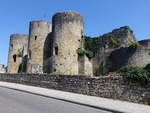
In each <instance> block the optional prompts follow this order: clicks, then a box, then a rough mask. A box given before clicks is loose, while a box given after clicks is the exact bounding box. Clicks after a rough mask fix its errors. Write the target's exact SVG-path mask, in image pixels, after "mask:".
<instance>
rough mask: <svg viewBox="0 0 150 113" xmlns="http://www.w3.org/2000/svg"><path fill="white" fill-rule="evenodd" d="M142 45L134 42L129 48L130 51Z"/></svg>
mask: <svg viewBox="0 0 150 113" xmlns="http://www.w3.org/2000/svg"><path fill="white" fill-rule="evenodd" d="M139 45H140V44H139V43H138V42H132V43H131V45H130V46H129V48H130V49H136V48H137V47H138V46H139Z"/></svg>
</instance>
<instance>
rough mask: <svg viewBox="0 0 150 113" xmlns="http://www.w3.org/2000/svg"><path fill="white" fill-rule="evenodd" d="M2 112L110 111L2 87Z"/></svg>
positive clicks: (0, 89) (0, 109)
mask: <svg viewBox="0 0 150 113" xmlns="http://www.w3.org/2000/svg"><path fill="white" fill-rule="evenodd" d="M0 113H110V112H108V111H103V110H101V109H96V108H92V107H88V106H84V105H78V104H74V103H70V102H65V101H61V100H57V99H53V98H48V97H43V96H38V95H34V94H30V93H25V92H21V91H16V90H12V89H7V88H2V87H0Z"/></svg>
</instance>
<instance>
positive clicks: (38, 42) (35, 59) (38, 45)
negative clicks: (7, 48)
mask: <svg viewBox="0 0 150 113" xmlns="http://www.w3.org/2000/svg"><path fill="white" fill-rule="evenodd" d="M50 32H51V23H49V22H48V21H44V20H39V21H31V22H30V29H29V42H28V63H27V72H28V73H43V62H44V58H43V57H44V47H45V41H46V39H47V38H48V34H49V33H50Z"/></svg>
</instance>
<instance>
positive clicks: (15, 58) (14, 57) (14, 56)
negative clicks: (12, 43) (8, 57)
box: [13, 54, 17, 62]
mask: <svg viewBox="0 0 150 113" xmlns="http://www.w3.org/2000/svg"><path fill="white" fill-rule="evenodd" d="M13 59H14V62H16V60H17V55H16V54H15V55H13Z"/></svg>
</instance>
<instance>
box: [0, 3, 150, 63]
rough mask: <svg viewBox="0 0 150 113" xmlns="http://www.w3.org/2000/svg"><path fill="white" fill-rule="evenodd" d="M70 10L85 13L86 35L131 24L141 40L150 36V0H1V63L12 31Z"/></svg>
mask: <svg viewBox="0 0 150 113" xmlns="http://www.w3.org/2000/svg"><path fill="white" fill-rule="evenodd" d="M67 10H74V11H77V12H79V13H81V14H82V15H83V16H84V20H85V34H86V35H89V36H98V35H101V34H104V33H107V32H110V31H112V30H113V29H114V28H118V27H120V26H124V25H128V26H130V27H131V28H132V29H133V30H134V34H135V36H136V37H137V39H138V40H142V39H145V38H150V0H0V64H5V65H7V57H8V45H9V36H10V34H13V33H28V31H29V29H28V27H29V21H31V20H49V21H51V17H52V15H53V14H54V13H56V12H58V11H67Z"/></svg>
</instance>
